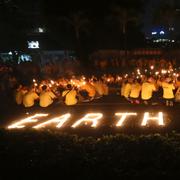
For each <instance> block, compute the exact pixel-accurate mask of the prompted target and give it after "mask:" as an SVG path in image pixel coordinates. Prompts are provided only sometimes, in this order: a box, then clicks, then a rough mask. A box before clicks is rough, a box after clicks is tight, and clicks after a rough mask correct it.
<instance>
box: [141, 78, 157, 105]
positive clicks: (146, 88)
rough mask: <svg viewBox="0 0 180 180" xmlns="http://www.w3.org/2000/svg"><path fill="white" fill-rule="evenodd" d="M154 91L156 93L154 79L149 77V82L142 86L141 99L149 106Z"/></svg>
mask: <svg viewBox="0 0 180 180" xmlns="http://www.w3.org/2000/svg"><path fill="white" fill-rule="evenodd" d="M153 91H156V87H155V84H154V83H153V78H152V77H149V78H148V79H147V81H145V82H144V83H143V84H142V90H141V99H142V100H143V101H144V104H146V105H148V104H149V103H150V101H151V99H152V95H153Z"/></svg>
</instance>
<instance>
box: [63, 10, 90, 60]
mask: <svg viewBox="0 0 180 180" xmlns="http://www.w3.org/2000/svg"><path fill="white" fill-rule="evenodd" d="M60 20H61V21H64V22H65V23H67V24H68V25H70V26H71V27H72V29H73V31H74V35H75V39H76V43H77V53H78V55H79V58H83V57H82V46H81V33H82V32H85V33H89V29H88V25H89V23H90V21H89V19H88V18H86V17H84V14H83V12H81V11H79V12H76V13H73V14H71V15H69V16H66V17H61V18H60Z"/></svg>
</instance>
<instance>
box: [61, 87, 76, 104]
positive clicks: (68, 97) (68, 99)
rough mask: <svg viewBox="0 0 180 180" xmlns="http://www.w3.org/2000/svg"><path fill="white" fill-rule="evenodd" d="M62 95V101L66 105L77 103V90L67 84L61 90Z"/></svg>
mask: <svg viewBox="0 0 180 180" xmlns="http://www.w3.org/2000/svg"><path fill="white" fill-rule="evenodd" d="M62 97H64V102H65V104H66V105H67V106H72V105H75V104H77V102H78V100H77V91H76V90H75V89H74V88H73V87H72V86H71V84H68V85H67V90H65V91H63V93H62Z"/></svg>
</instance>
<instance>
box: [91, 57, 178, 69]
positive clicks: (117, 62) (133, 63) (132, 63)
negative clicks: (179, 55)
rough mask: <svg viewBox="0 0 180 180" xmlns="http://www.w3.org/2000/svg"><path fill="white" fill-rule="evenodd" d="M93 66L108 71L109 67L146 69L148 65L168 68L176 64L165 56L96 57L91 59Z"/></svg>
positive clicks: (156, 67) (174, 60)
mask: <svg viewBox="0 0 180 180" xmlns="http://www.w3.org/2000/svg"><path fill="white" fill-rule="evenodd" d="M92 63H93V66H94V68H96V69H98V70H101V71H108V70H109V69H111V70H112V69H114V70H116V69H117V70H118V69H119V68H123V69H122V70H127V69H128V70H131V71H133V70H135V69H136V68H137V67H138V68H140V69H148V67H150V66H154V67H155V69H168V68H169V67H176V66H178V64H177V62H176V59H172V58H171V59H167V58H128V59H124V60H123V58H117V57H109V58H97V59H93V60H92Z"/></svg>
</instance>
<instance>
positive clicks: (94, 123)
mask: <svg viewBox="0 0 180 180" xmlns="http://www.w3.org/2000/svg"><path fill="white" fill-rule="evenodd" d="M102 117H103V114H101V113H89V114H86V115H85V116H84V117H83V118H82V119H80V120H78V121H76V122H75V123H74V124H73V125H72V126H71V127H73V128H76V127H77V126H79V125H80V124H81V123H86V122H89V121H90V122H92V125H91V127H96V126H97V124H98V120H99V119H101V118H102Z"/></svg>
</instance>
